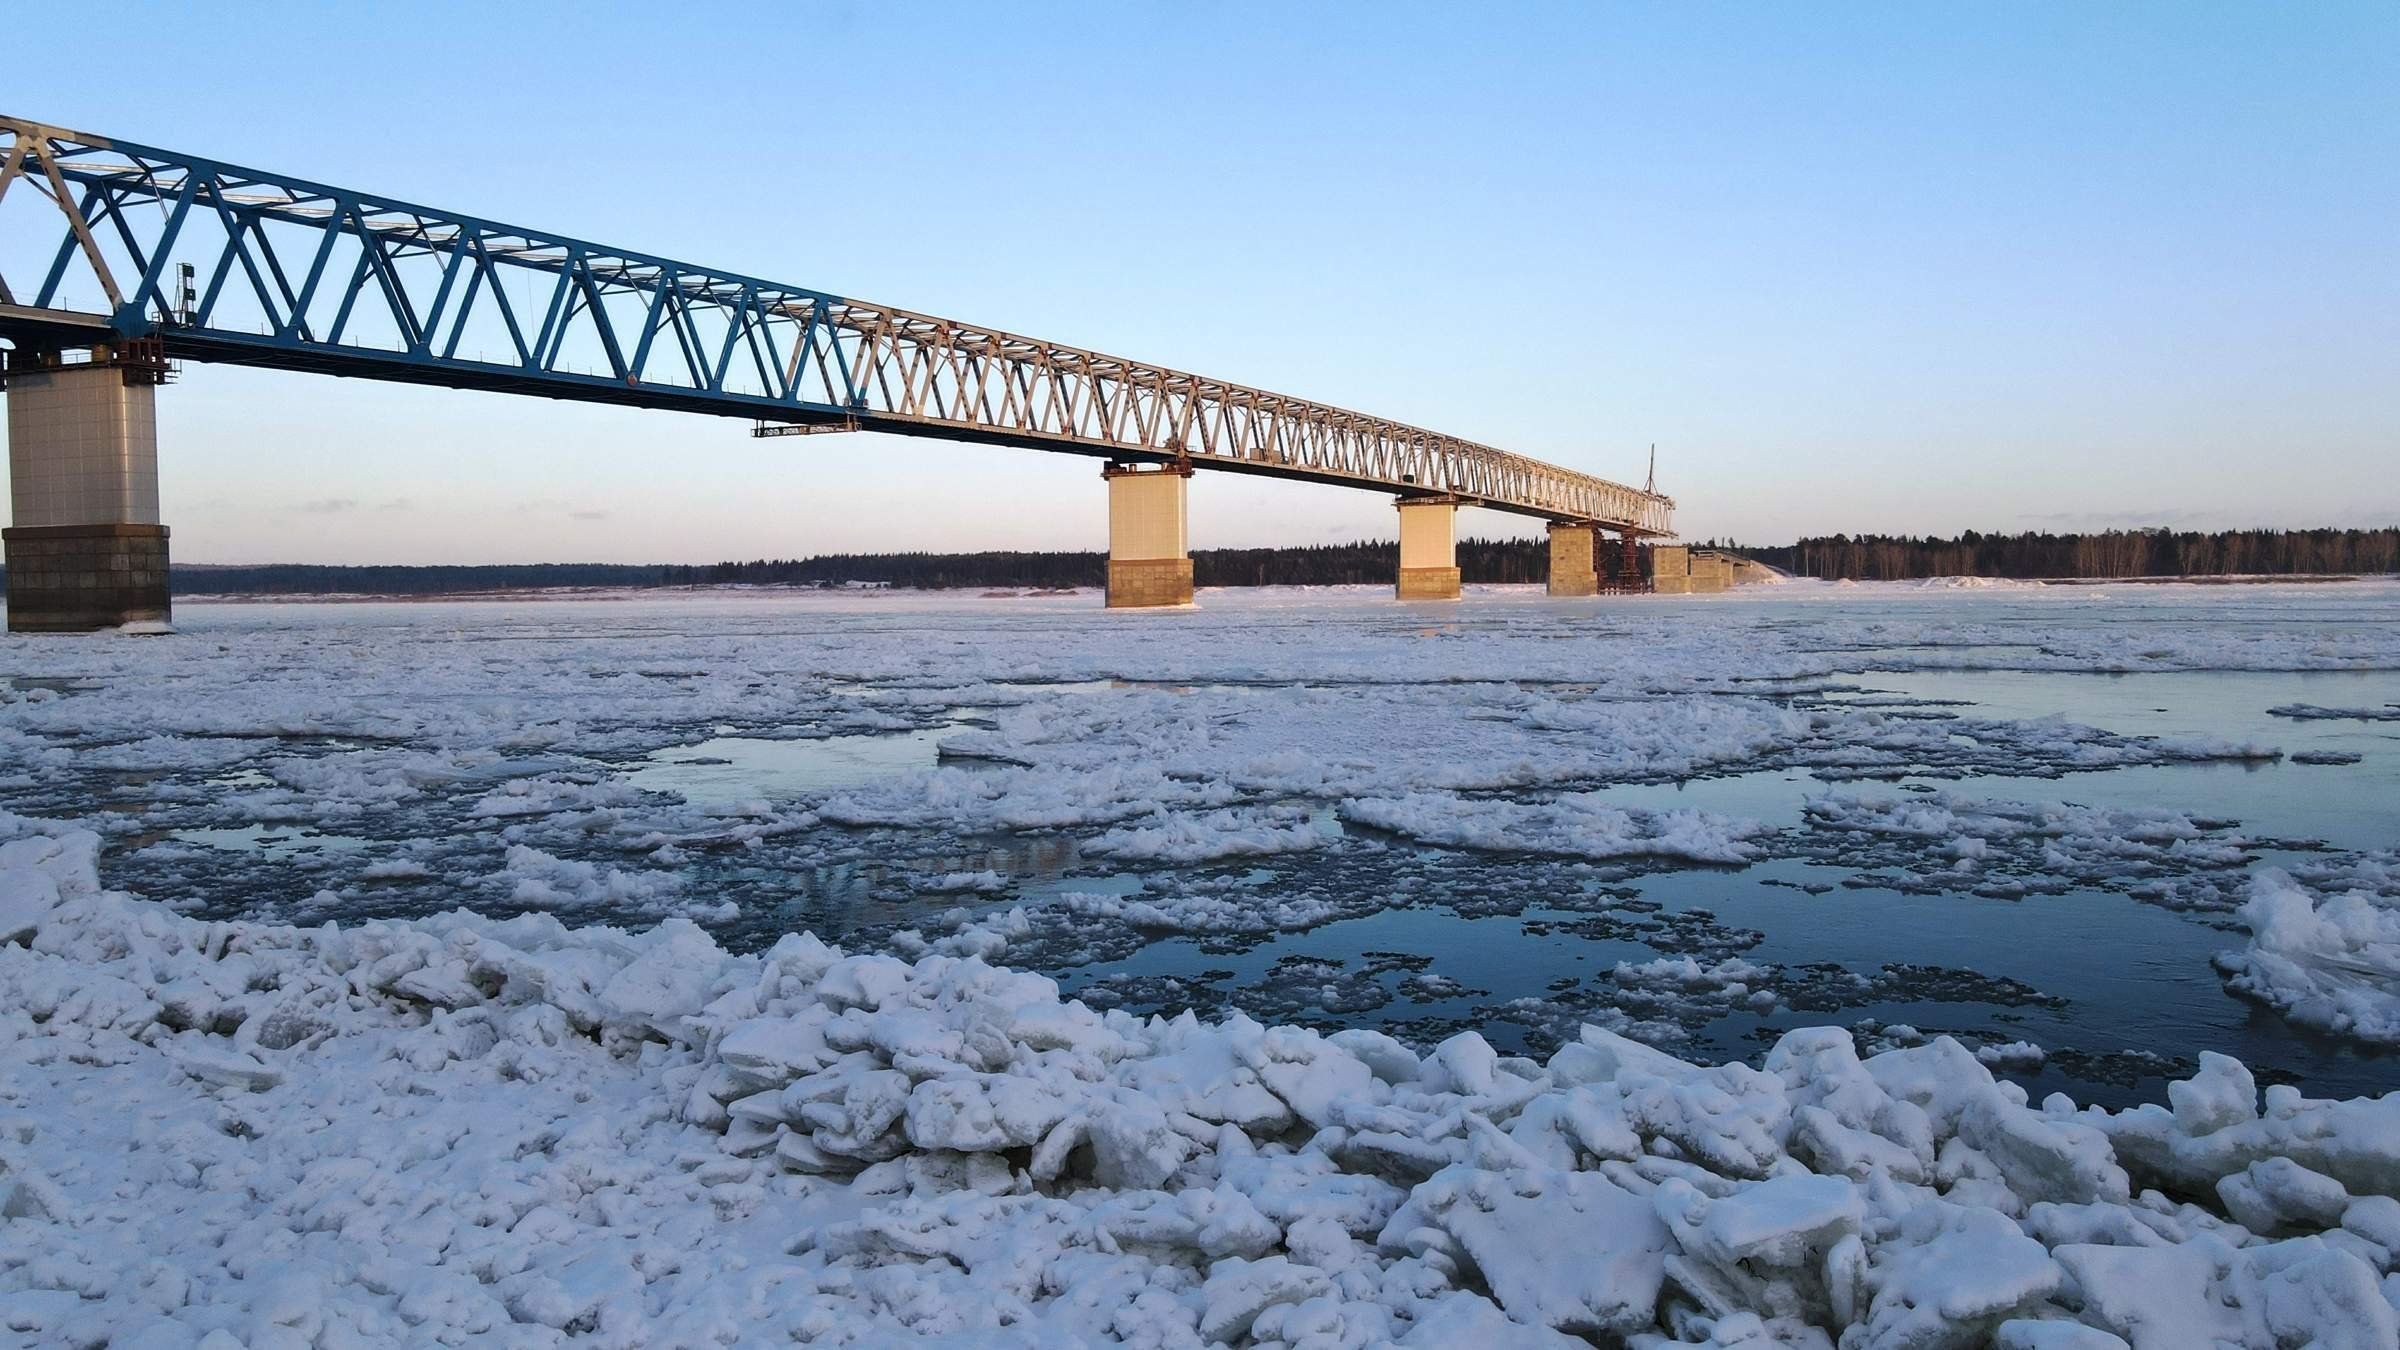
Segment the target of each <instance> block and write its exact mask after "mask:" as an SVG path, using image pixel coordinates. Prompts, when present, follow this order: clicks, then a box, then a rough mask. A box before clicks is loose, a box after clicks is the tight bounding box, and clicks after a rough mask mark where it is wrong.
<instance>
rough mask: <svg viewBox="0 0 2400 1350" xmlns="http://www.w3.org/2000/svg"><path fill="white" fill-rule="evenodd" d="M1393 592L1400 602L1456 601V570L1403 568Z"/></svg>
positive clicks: (1452, 568)
mask: <svg viewBox="0 0 2400 1350" xmlns="http://www.w3.org/2000/svg"><path fill="white" fill-rule="evenodd" d="M1395 591H1396V593H1397V595H1398V596H1399V598H1400V599H1402V600H1456V599H1457V598H1458V569H1457V568H1455V567H1403V568H1401V569H1400V584H1399V585H1398V586H1397V587H1396V588H1395Z"/></svg>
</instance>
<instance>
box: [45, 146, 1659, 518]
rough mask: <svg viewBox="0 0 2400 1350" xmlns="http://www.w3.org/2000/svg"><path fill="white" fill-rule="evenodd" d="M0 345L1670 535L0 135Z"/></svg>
mask: <svg viewBox="0 0 2400 1350" xmlns="http://www.w3.org/2000/svg"><path fill="white" fill-rule="evenodd" d="M0 338H6V339H8V340H9V341H10V342H12V343H13V344H14V345H15V347H16V348H17V349H18V351H19V352H23V351H27V350H33V349H40V348H57V347H63V346H81V345H93V344H97V343H153V344H156V346H157V347H158V348H159V349H161V354H162V355H163V356H164V357H167V358H173V359H181V360H193V361H215V362H227V363H232V364H237V365H250V366H265V367H271V368H275V369H279V370H301V371H315V372H321V373H324V374H332V375H350V376H358V377H362V378H367V379H378V380H396V381H402V382H406V383H413V384H435V385H445V386H450V387H453V388H462V389H485V390H496V391H499V392H503V393H514V394H538V395H541V396H544V397H548V398H566V399H579V400H583V401H586V402H592V403H615V404H624V405H629V406H633V407H642V408H665V409H673V410H679V411H685V412H700V413H712V414H717V415H720V416H730V417H745V418H750V419H754V420H755V421H756V422H757V423H758V424H759V426H758V433H759V434H761V435H781V434H796V433H802V432H814V431H883V432H892V433H896V434H899V435H904V436H934V437H941V438H944V439H948V440H959V441H976V442H983V443H988V444H995V445H1010V446H1022V447H1028V448H1032V449H1037V450H1054V451H1065V452H1069V453H1075V454H1085V455H1096V456H1101V457H1104V458H1107V459H1111V460H1117V461H1123V462H1165V463H1173V462H1178V461H1188V462H1189V463H1190V464H1192V465H1194V466H1197V467H1205V468H1214V469H1228V470H1234V471H1238V472H1245V473H1257V474H1267V475H1272V476H1275V477H1281V478H1297V479H1302V480H1306V481H1310V482H1318V483H1333V484H1340V485H1343V486H1349V487H1363V488H1374V489H1377V490H1381V491H1388V492H1394V493H1397V494H1400V495H1402V496H1423V495H1442V494H1446V495H1451V496H1455V497H1457V498H1459V499H1461V500H1462V501H1465V502H1470V503H1473V504H1476V505H1482V506H1488V507H1492V508H1494V509H1497V510H1502V511H1512V512H1516V513H1519V514H1523V515H1530V516H1538V517H1542V518H1545V519H1549V520H1555V521H1577V522H1591V523H1596V524H1599V525H1603V526H1606V527H1608V528H1610V529H1614V530H1619V531H1622V532H1624V533H1625V534H1626V535H1627V536H1628V537H1633V536H1640V535H1666V534H1669V533H1671V532H1672V530H1673V511H1674V506H1675V503H1674V501H1673V499H1671V498H1669V497H1665V496H1661V495H1659V494H1657V493H1655V492H1650V491H1645V490H1643V489H1639V488H1633V487H1628V486H1626V485H1624V484H1622V483H1614V482H1610V481H1608V480H1607V479H1603V478H1596V477H1593V476H1591V475H1589V474H1582V473H1576V472H1574V471H1572V470H1569V469H1563V468H1560V467H1558V466H1556V465H1552V464H1546V463H1543V462H1542V461H1540V460H1536V459H1529V458H1527V457H1525V456H1523V455H1515V454H1510V453H1508V452H1507V451H1504V450H1498V449H1495V448H1493V447H1491V446H1488V445H1478V444H1476V443H1474V442H1472V441H1465V440H1461V439H1459V438H1458V437H1455V436H1447V435H1443V434H1441V433H1439V432H1434V431H1427V430H1425V429H1423V428H1421V427H1413V426H1407V425H1404V424H1402V423H1399V422H1394V421H1390V420H1388V419H1385V418H1381V417H1371V416H1368V415H1366V414H1364V413H1356V412H1349V411H1346V410H1344V409H1341V408H1334V407H1329V406H1327V405H1325V404H1322V403H1315V402H1311V401H1309V400H1307V399H1300V398H1293V397H1291V396H1289V395H1285V394H1275V393H1269V392H1267V391H1266V390H1263V389H1253V388H1250V387H1247V386H1244V385H1238V384H1229V383H1227V382H1225V381H1222V380H1212V379H1208V378H1206V377H1204V376H1199V375H1192V374H1187V373H1185V372H1183V371H1178V370H1170V369H1167V368H1166V367H1164V366H1157V365H1151V364H1148V363H1146V362H1141V361H1130V360H1126V359H1124V358H1122V357H1115V356H1105V355H1102V354H1100V353H1098V352H1091V351H1085V350H1083V349H1082V348H1079V347H1067V346H1062V345H1060V344H1058V343H1054V342H1044V341H1041V340H1040V339H1037V338H1029V337H1023V336H1020V335H1018V334H1015V333H1007V332H1002V331H1001V330H999V329H996V328H984V327H978V326H976V325H973V324H965V323H958V322H956V321H953V320H950V319H941V318H935V317H933V316H931V315H926V314H917V313H913V312H911V311H908V310H902V309H893V308H891V307H890V306H887V305H875V304H868V303H866V302H864V301H860V300H851V299H847V298H844V297H842V296H838V295H831V294H827V293H826V292H823V291H815V290H809V289H807V288H805V287H800V286H792V285H787V284H784V283H781V282H773V281H765V280H761V279H760V278H757V277H750V276H743V275H740V274H738V273H733V272H726V271H722V270H719V269H716V268H709V267H700V266H695V265H693V264H691V263H683V262H676V261H674V260H672V259H668V258H661V257H656V256H653V255H650V254H645V253H635V252H630V251H627V250H624V249H618V248H609V247H604V246H602V245H599V244H593V243H589V242H586V241H584V240H581V239H572V238H569V237H567V236H565V235H558V234H549V233H544V232H541V231H537V230H529V229H525V228H523V227H520V226H515V225H504V224H500V223H498V222H495V221H489V220H482V219H478V218H476V217H473V216H465V215H460V214H458V213H456V212H452V211H437V210H433V209H432V208H429V207H423V206H417V205H413V204H411V203H408V202H402V201H395V200H393V199H391V198H387V197H379V196H375V195H373V194H370V193H365V192H358V191H353V190H351V189H348V188H338V187H328V186H326V185H324V184H322V183H314V182H310V181H308V180H306V179H301V178H294V177H291V176H289V175H286V174H276V173H266V172H262V171H260V170H256V169H246V168H241V167H239V166H236V165H232V164H226V163H223V162H220V161H217V160H212V159H204V158H201V157H199V156H196V155H187V154H181V153H178V152H176V151H171V150H160V149H156V148H154V147H151V146H146V145H137V144H134V143H133V142H130V141H119V140H111V139H108V138H105V137H100V136H93V135H87V134H85V133H82V132H75V131H67V130H64V129H61V128H58V127H52V126H45V125H42V124H40V123H36V122H27V121H22V120H19V119H15V118H7V117H0Z"/></svg>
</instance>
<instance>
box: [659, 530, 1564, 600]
mask: <svg viewBox="0 0 2400 1350" xmlns="http://www.w3.org/2000/svg"><path fill="white" fill-rule="evenodd" d="M1399 567H1400V545H1399V544H1397V543H1394V542H1390V541H1384V542H1378V543H1362V544H1311V545H1303V546H1299V547H1294V548H1199V549H1193V550H1192V584H1193V585H1195V586H1344V585H1375V584H1381V585H1390V584H1391V580H1392V575H1393V573H1395V572H1396V571H1398V569H1399ZM666 570H667V572H668V573H669V584H671V585H723V584H726V583H741V584H749V585H762V586H813V585H839V584H841V583H843V582H851V581H865V582H881V583H883V584H886V585H891V586H908V587H916V588H919V589H924V590H942V589H946V588H951V587H959V586H1099V585H1104V584H1106V582H1107V580H1108V555H1107V554H1105V553H836V554H828V555H826V556H824V557H819V558H796V559H793V558H785V559H775V560H772V561H770V560H767V559H763V558H762V559H759V560H757V561H754V562H722V563H718V564H716V565H715V566H713V567H670V568H668V569H666ZM1458 570H1459V575H1460V577H1461V578H1462V579H1463V580H1467V581H1544V580H1547V579H1548V578H1549V575H1550V554H1549V545H1548V543H1547V542H1546V541H1544V540H1540V539H1461V540H1459V541H1458Z"/></svg>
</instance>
